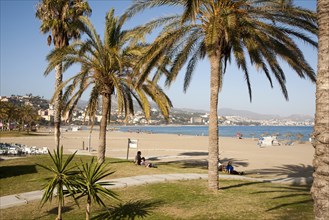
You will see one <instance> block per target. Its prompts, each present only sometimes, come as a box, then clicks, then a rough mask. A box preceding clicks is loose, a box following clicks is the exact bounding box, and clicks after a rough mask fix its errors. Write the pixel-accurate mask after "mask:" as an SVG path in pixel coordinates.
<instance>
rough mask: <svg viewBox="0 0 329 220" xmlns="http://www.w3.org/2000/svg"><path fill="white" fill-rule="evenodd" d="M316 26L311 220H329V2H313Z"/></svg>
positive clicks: (323, 0)
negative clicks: (317, 28) (317, 37)
mask: <svg viewBox="0 0 329 220" xmlns="http://www.w3.org/2000/svg"><path fill="white" fill-rule="evenodd" d="M317 13H318V24H319V50H318V73H317V82H316V112H315V125H314V133H313V138H314V140H315V142H314V143H313V146H314V147H315V155H314V160H313V166H314V173H313V179H314V180H313V185H312V190H311V191H312V196H313V199H314V213H315V219H317V220H320V219H329V194H328V192H329V161H328V158H329V66H328V63H329V3H328V1H325V0H318V1H317Z"/></svg>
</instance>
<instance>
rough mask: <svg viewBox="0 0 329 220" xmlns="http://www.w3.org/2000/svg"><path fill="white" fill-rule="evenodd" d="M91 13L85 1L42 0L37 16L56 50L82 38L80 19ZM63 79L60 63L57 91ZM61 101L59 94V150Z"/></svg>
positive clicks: (49, 43)
mask: <svg viewBox="0 0 329 220" xmlns="http://www.w3.org/2000/svg"><path fill="white" fill-rule="evenodd" d="M90 13H91V9H90V7H89V4H88V3H87V2H86V1H85V0H41V1H40V2H39V3H38V5H37V11H36V14H35V15H36V17H37V18H38V19H40V20H41V26H40V31H41V32H42V33H44V34H46V33H49V32H51V34H50V35H49V36H48V38H47V43H48V46H50V45H51V42H52V41H53V44H54V46H55V48H63V47H66V46H68V45H69V41H70V40H71V39H72V38H74V39H77V38H79V37H80V28H79V27H80V20H79V19H78V18H79V17H80V16H82V15H88V14H90ZM62 78H63V75H62V64H61V63H58V65H57V66H56V68H55V90H57V88H58V87H59V86H60V84H61V83H62ZM61 99H62V92H59V93H58V95H57V96H56V98H55V100H54V109H55V115H54V125H55V128H54V132H55V134H54V135H55V145H56V147H57V149H59V146H60V124H61V112H62V111H61Z"/></svg>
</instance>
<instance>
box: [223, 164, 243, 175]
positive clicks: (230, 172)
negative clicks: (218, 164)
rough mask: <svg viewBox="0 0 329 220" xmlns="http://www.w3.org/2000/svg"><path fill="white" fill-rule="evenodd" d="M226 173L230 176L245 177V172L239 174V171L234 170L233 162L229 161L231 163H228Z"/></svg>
mask: <svg viewBox="0 0 329 220" xmlns="http://www.w3.org/2000/svg"><path fill="white" fill-rule="evenodd" d="M226 171H227V172H228V173H229V174H234V175H243V174H244V172H238V171H236V170H234V167H233V166H232V161H229V162H228V163H227V166H226Z"/></svg>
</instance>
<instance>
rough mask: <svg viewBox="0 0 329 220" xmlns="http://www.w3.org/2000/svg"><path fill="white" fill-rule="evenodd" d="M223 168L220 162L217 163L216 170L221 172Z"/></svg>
mask: <svg viewBox="0 0 329 220" xmlns="http://www.w3.org/2000/svg"><path fill="white" fill-rule="evenodd" d="M223 168H224V166H223V164H222V163H221V162H220V161H218V170H219V171H223Z"/></svg>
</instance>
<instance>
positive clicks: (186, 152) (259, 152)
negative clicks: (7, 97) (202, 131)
mask: <svg viewBox="0 0 329 220" xmlns="http://www.w3.org/2000/svg"><path fill="white" fill-rule="evenodd" d="M98 135H99V134H98V132H93V133H92V134H91V139H90V146H91V149H92V151H91V152H89V151H87V150H86V148H87V147H88V146H89V131H77V132H73V131H67V132H62V137H61V144H62V145H63V147H64V150H65V152H66V153H72V152H74V151H75V150H78V153H79V154H91V155H95V156H96V155H97V146H98ZM128 138H130V139H136V140H138V150H140V151H142V155H143V156H144V157H145V158H147V159H149V160H153V161H156V162H162V161H177V160H182V161H185V160H194V161H196V162H203V163H206V161H207V156H208V137H207V136H187V135H172V134H147V133H128V132H118V131H109V132H108V133H107V149H106V156H107V157H115V158H123V159H124V158H126V156H127V144H128ZM1 142H3V143H19V144H25V145H28V146H37V147H44V146H47V147H48V148H49V149H50V150H52V149H54V142H55V141H54V136H53V135H52V134H48V133H43V134H40V135H35V136H27V137H1ZM83 147H84V148H85V149H84V150H83ZM136 152H137V149H130V150H129V159H131V160H132V159H133V158H134V156H135V154H136ZM313 154H314V149H313V147H312V145H311V143H309V142H306V143H303V144H298V143H295V144H294V145H292V146H286V145H281V146H269V147H259V146H258V145H257V140H256V139H254V140H253V139H237V138H230V137H220V159H221V161H222V162H227V161H228V160H232V161H233V165H234V167H235V169H236V170H238V171H244V172H246V173H248V174H250V175H253V176H259V177H264V176H271V177H286V178H294V177H310V176H312V171H313V168H312V160H313Z"/></svg>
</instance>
